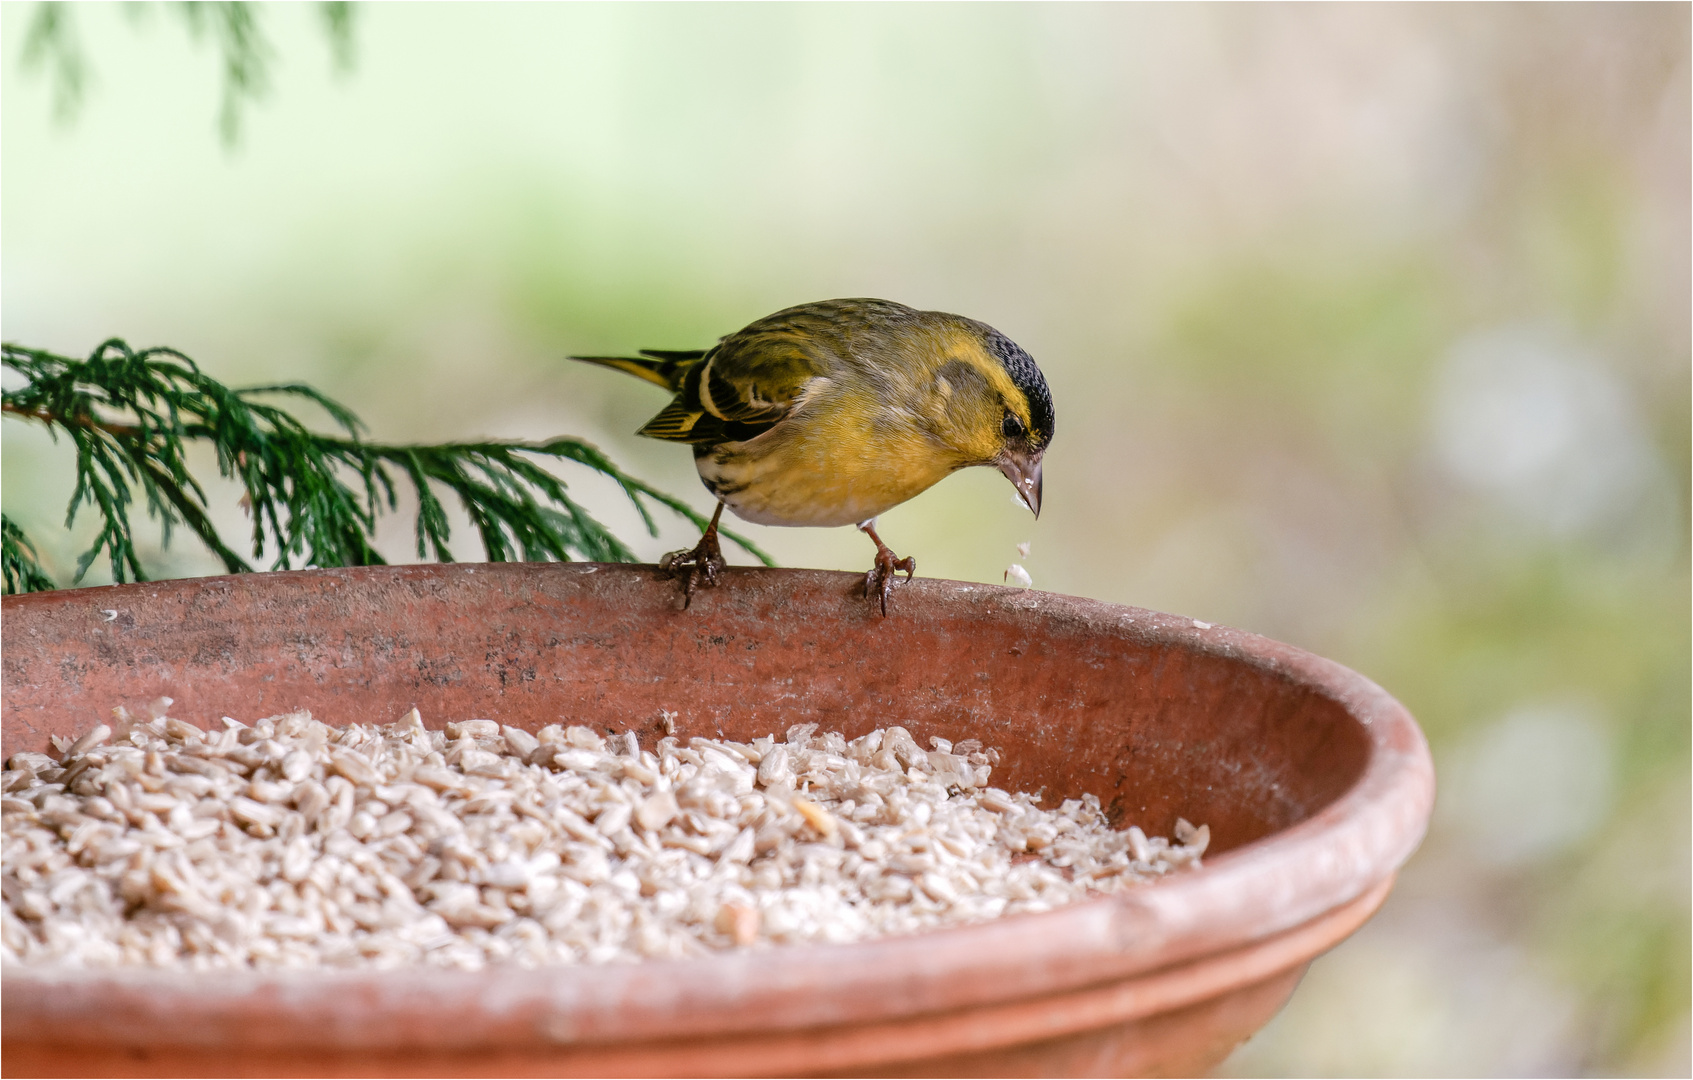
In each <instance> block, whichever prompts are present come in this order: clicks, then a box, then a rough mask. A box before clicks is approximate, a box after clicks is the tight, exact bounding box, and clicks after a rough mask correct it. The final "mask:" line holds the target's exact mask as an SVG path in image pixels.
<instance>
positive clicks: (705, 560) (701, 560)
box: [658, 531, 728, 610]
mask: <svg viewBox="0 0 1693 1080" xmlns="http://www.w3.org/2000/svg"><path fill="white" fill-rule="evenodd" d="M726 565H728V564H727V563H725V562H724V560H723V549H722V548H721V547H719V546H718V543H717V533H716V532H715V531H712V532H707V533H706V534H705V535H704V536H702V537H700V542H699V543H698V544H696V545H695V546H694V547H693V548H692V549H691V550H685V551H672V552H671V553H670V554H668V555H666V556H665V557H664V558H662V559H660V560H659V561H658V568H659V570H660V571H662V572H663V573H665V574H667V575H669V576H670V577H673V578H675V577H679V578H681V579H682V607H683V609H684V610H686V608H687V607H688V605H689V604H690V603H692V602H693V599H694V590H695V589H696V588H699V587H701V586H704V587H705V588H708V589H710V588H713V587H715V586H716V585H717V575H718V573H719V572H720V571H721V570H722V569H723V567H724V566H726Z"/></svg>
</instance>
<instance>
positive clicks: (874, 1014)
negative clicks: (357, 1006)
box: [0, 563, 1434, 1046]
mask: <svg viewBox="0 0 1693 1080" xmlns="http://www.w3.org/2000/svg"><path fill="white" fill-rule="evenodd" d="M655 569H656V568H654V567H651V566H639V565H631V564H620V563H599V564H595V563H568V564H559V563H528V564H525V563H499V564H487V563H483V564H446V565H437V564H423V565H412V566H374V567H356V568H348V569H336V570H303V571H282V572H275V573H267V574H259V575H242V576H240V577H239V578H236V577H212V578H184V579H175V580H169V581H160V582H146V583H141V584H133V585H120V586H98V587H94V588H87V589H68V590H59V591H57V592H49V593H34V594H25V595H20V596H8V597H6V598H5V600H4V609H5V613H6V614H7V615H8V616H12V615H13V614H14V611H16V614H17V615H22V614H23V612H24V610H27V609H29V608H34V607H36V606H38V605H41V606H47V605H56V604H67V605H68V604H77V603H88V602H90V600H91V598H92V597H94V596H96V595H98V596H99V597H101V598H102V599H101V600H100V601H98V603H100V606H103V607H108V606H111V605H110V604H109V603H108V602H107V601H106V600H105V599H104V598H106V597H111V596H113V595H116V594H117V593H118V592H119V591H120V590H121V591H129V592H134V593H143V592H145V593H151V594H155V595H156V594H157V593H158V592H160V591H166V592H191V591H193V590H196V589H203V588H206V587H208V586H213V587H217V586H219V584H220V583H225V582H233V581H236V580H239V581H240V583H241V585H242V587H243V588H254V587H257V588H265V587H266V586H267V584H270V583H272V582H275V583H277V584H281V583H283V582H285V581H286V580H288V579H295V580H298V579H300V578H301V577H302V576H309V577H334V578H340V579H343V580H345V581H346V582H348V583H364V584H368V585H371V586H376V587H380V586H381V584H382V583H383V582H384V581H386V580H389V579H392V580H394V581H399V580H404V579H406V578H414V577H416V576H418V575H420V574H422V575H425V576H442V577H450V576H459V575H462V576H465V577H471V576H478V575H479V576H481V577H482V579H483V580H492V579H494V578H497V577H500V576H503V575H511V574H520V575H521V574H533V573H547V574H592V573H601V572H606V571H610V572H612V573H620V574H644V575H646V576H648V577H654V576H655ZM743 575H782V576H784V577H787V578H789V579H791V580H793V581H795V582H796V583H802V584H803V583H806V579H810V581H811V582H812V583H820V584H822V585H824V586H826V587H828V588H831V589H837V590H839V587H840V586H844V585H846V584H848V583H850V582H853V581H862V575H857V574H849V573H845V572H839V571H817V570H797V569H763V568H732V569H731V570H730V571H729V572H728V573H727V574H726V575H725V579H724V582H723V584H722V585H721V586H720V588H725V589H732V588H734V585H735V579H736V578H739V577H742V576H743ZM667 584H668V583H667ZM672 587H673V586H672ZM966 594H972V596H973V599H975V600H977V601H985V602H986V604H987V613H985V614H984V615H983V617H991V613H995V612H997V613H1001V614H1003V615H1005V616H1015V615H1016V613H1019V612H1020V613H1022V614H1021V617H1022V618H1026V619H1029V620H1031V621H1037V620H1039V621H1045V620H1050V619H1058V620H1061V621H1080V622H1082V623H1084V624H1085V625H1086V626H1087V627H1088V628H1089V629H1090V630H1091V631H1092V632H1094V633H1113V634H1115V635H1117V636H1119V637H1121V638H1123V639H1126V640H1132V641H1134V642H1136V643H1140V644H1154V645H1156V644H1163V645H1169V646H1173V647H1176V648H1182V649H1188V650H1191V651H1195V652H1199V653H1203V654H1206V655H1210V656H1214V657H1217V658H1219V659H1221V660H1223V661H1226V662H1229V663H1243V664H1247V665H1249V666H1252V667H1254V668H1258V669H1260V670H1263V671H1267V672H1270V673H1273V674H1275V675H1276V676H1278V677H1280V678H1283V679H1286V680H1287V681H1289V682H1291V683H1294V684H1296V685H1298V686H1301V687H1303V688H1306V689H1308V690H1310V691H1313V692H1315V693H1316V694H1318V695H1320V696H1322V697H1325V698H1328V699H1330V700H1332V701H1334V702H1336V703H1337V704H1339V705H1340V706H1341V707H1342V708H1343V709H1344V711H1345V712H1346V713H1347V714H1348V715H1349V716H1350V717H1351V718H1352V719H1353V720H1354V721H1356V722H1357V723H1359V724H1360V725H1361V726H1362V728H1363V731H1364V733H1365V735H1366V737H1367V740H1368V747H1369V754H1368V759H1367V761H1366V763H1365V766H1364V769H1363V772H1362V774H1361V775H1360V776H1359V777H1358V779H1357V780H1356V781H1355V782H1354V783H1353V784H1352V785H1351V786H1350V787H1349V788H1348V789H1347V790H1346V791H1344V792H1343V793H1342V794H1341V795H1340V796H1339V797H1338V798H1336V799H1335V800H1334V801H1333V802H1331V803H1330V804H1328V805H1327V806H1325V807H1324V808H1323V809H1321V810H1319V811H1318V812H1317V813H1315V814H1314V815H1312V816H1311V817H1309V818H1307V819H1306V820H1304V821H1302V822H1299V823H1297V824H1295V825H1293V826H1290V827H1289V828H1286V829H1283V830H1281V831H1279V832H1277V833H1274V834H1272V835H1270V836H1267V837H1264V838H1262V839H1259V840H1257V841H1254V842H1251V843H1248V844H1245V845H1243V846H1241V847H1239V848H1236V849H1234V850H1232V851H1228V852H1225V853H1223V854H1222V855H1219V856H1216V857H1213V858H1210V859H1207V860H1206V861H1205V863H1204V865H1203V866H1202V867H1201V868H1200V869H1198V870H1195V871H1187V872H1183V873H1179V874H1176V875H1173V876H1172V877H1170V878H1168V879H1165V880H1163V881H1160V882H1157V883H1154V884H1151V885H1147V886H1144V887H1139V888H1135V889H1131V890H1128V891H1126V892H1124V893H1120V894H1116V895H1112V896H1104V897H1100V898H1097V899H1093V900H1088V901H1083V902H1080V903H1076V904H1072V905H1069V906H1066V907H1063V908H1058V909H1055V910H1053V911H1048V912H1041V913H1036V914H1023V915H1015V916H1008V917H1004V918H1000V919H996V920H993V921H991V922H987V923H980V924H975V925H970V926H963V927H954V928H948V929H942V930H932V931H926V932H922V933H918V934H913V935H906V936H897V937H889V938H880V939H871V940H868V941H861V942H855V943H849V944H838V945H836V944H816V945H786V946H773V947H770V948H764V949H756V950H747V951H739V952H728V953H721V954H716V955H712V956H708V957H701V958H695V959H686V960H649V961H642V962H639V963H628V964H609V965H600V966H590V965H581V966H570V967H557V968H534V969H524V968H489V969H484V970H482V971H474V972H465V971H454V970H445V969H433V968H431V969H427V971H428V975H427V977H426V978H419V977H418V976H419V972H418V970H417V969H414V968H402V969H388V970H348V969H322V970H313V971H219V972H183V971H174V970H173V971H161V970H151V969H132V970H120V969H74V968H46V967H41V968H33V967H32V968H25V967H21V966H18V965H8V970H7V971H6V972H5V978H4V981H3V984H0V994H3V1005H4V1031H5V1034H6V1037H7V1038H14V1037H23V1038H26V1039H27V1038H37V1037H41V1036H45V1035H48V1034H49V1032H50V1031H55V1030H56V1031H59V1032H61V1033H62V1032H63V1030H64V1029H63V1027H62V1024H63V1023H64V1022H65V1021H66V1020H67V1019H68V1018H69V1016H70V1015H71V1014H72V1013H73V1012H74V1013H75V1014H76V1015H77V1017H78V1019H79V1023H81V1024H82V1025H83V1026H84V1028H85V1032H86V1035H87V1037H89V1038H124V1039H128V1040H130V1041H132V1042H133V1041H137V1040H139V1041H140V1042H141V1043H143V1044H145V1043H150V1042H155V1041H160V1040H167V1041H180V1040H181V1037H182V1036H183V1034H184V1030H185V1025H184V1024H183V1023H182V1018H183V1016H184V1013H183V1010H192V1012H193V1013H194V1014H197V1015H196V1023H195V1024H190V1025H187V1027H193V1026H196V1025H199V1024H203V1030H204V1034H205V1038H207V1039H214V1038H216V1037H217V1035H216V1033H217V1031H218V1030H219V1029H220V1027H221V1025H220V1024H219V1022H218V1018H217V1013H218V1012H219V1009H220V1004H221V1003H225V1002H228V1003H231V1004H230V1006H229V1008H230V1009H231V1010H234V1009H236V1008H237V1005H236V1004H235V1003H237V1002H239V1000H240V999H242V998H247V997H250V996H251V995H254V994H259V995H262V996H264V997H265V998H267V999H269V1000H270V1001H271V1002H272V1003H273V1004H274V1006H275V1009H276V1013H277V1019H278V1021H279V1022H278V1024H277V1025H276V1026H275V1028H274V1030H272V1031H268V1032H257V1033H250V1034H253V1035H254V1036H255V1037H257V1038H258V1039H259V1040H260V1041H265V1042H268V1041H270V1040H271V1039H272V1038H274V1039H276V1040H277V1041H278V1044H279V1045H282V1044H285V1043H290V1042H295V1041H297V1040H298V1039H299V1038H300V1037H301V1036H302V1035H303V1034H308V1033H309V1035H310V1036H311V1037H312V1038H313V1041H318V1042H322V1041H326V1040H327V1041H330V1042H334V1043H336V1044H338V1045H368V1046H375V1045H382V1044H384V1043H385V1042H388V1041H392V1036H391V1035H386V1034H385V1033H384V1032H383V1031H381V1030H380V1027H381V1025H374V1026H373V1025H372V1024H371V1023H370V1014H369V1013H368V1012H362V1011H361V1019H360V1020H359V1021H358V1022H357V1024H353V1023H351V1022H350V1019H349V1020H341V1021H338V1020H337V1019H336V1016H335V1012H336V1010H335V1009H334V1007H333V1006H332V1005H329V1004H326V1002H333V1001H339V1000H341V999H343V997H344V996H345V995H348V994H352V995H355V996H358V997H361V998H364V999H366V1000H369V1001H372V1002H380V1003H381V1007H382V1008H383V1009H385V1010H388V1011H390V1012H393V1013H397V1014H406V1015H412V1016H416V1017H417V1018H418V1019H419V1020H423V1019H425V1018H426V1017H431V1016H432V1017H441V1016H443V1015H444V1014H446V1013H449V1012H450V1013H452V1014H453V1015H455V1016H457V1017H458V1018H459V1020H460V1022H457V1023H453V1024H440V1025H436V1026H433V1027H428V1028H427V1030H426V1031H425V1033H424V1037H425V1038H427V1039H428V1040H429V1041H430V1042H431V1043H434V1044H437V1045H441V1046H450V1045H467V1044H469V1043H471V1042H475V1043H486V1042H488V1041H490V1040H491V1039H497V1038H499V1037H501V1032H502V1031H506V1032H507V1033H508V1034H509V1035H511V1036H513V1037H519V1038H525V1039H533V1038H534V1037H535V1032H536V1030H537V1029H536V1025H537V1023H540V1024H542V1026H544V1027H547V1032H548V1035H547V1037H548V1038H549V1039H551V1040H553V1041H564V1042H576V1041H609V1040H621V1039H629V1038H652V1037H657V1036H665V1037H681V1036H687V1035H697V1034H724V1033H725V1032H733V1031H736V1030H745V1031H753V1030H770V1029H772V1028H778V1027H780V1028H795V1027H808V1026H816V1025H819V1024H831V1025H832V1024H840V1023H856V1022H865V1021H871V1020H876V1019H881V1018H886V1017H894V1016H900V1015H910V1014H912V1013H913V1012H926V1011H934V1010H938V1009H945V1008H960V1007H969V1006H980V1005H986V1004H992V1003H995V1002H1005V1001H1011V1000H1016V999H1021V998H1028V997H1033V996H1037V995H1041V994H1048V993H1053V992H1058V991H1063V990H1069V989H1073V988H1076V987H1081V986H1086V985H1091V984H1097V983H1103V982H1108V981H1116V980H1122V979H1128V978H1133V977H1135V976H1140V975H1144V974H1147V973H1151V972H1155V971H1159V970H1161V969H1168V968H1171V967H1173V966H1175V965H1179V964H1182V963H1184V962H1188V961H1193V960H1196V959H1199V958H1201V957H1206V956H1215V955H1218V954H1221V953H1225V952H1228V951H1231V950H1234V949H1238V948H1242V947H1245V946H1249V945H1251V944H1252V943H1254V942H1259V941H1262V940H1265V939H1268V938H1271V937H1274V936H1275V935H1278V934H1282V933H1285V932H1287V931H1289V930H1291V929H1293V928H1295V927H1298V926H1300V925H1301V924H1304V923H1307V922H1309V921H1311V920H1313V919H1317V918H1319V917H1321V916H1323V915H1324V914H1325V913H1326V912H1330V911H1332V910H1334V909H1336V908H1339V907H1341V906H1344V905H1346V904H1348V903H1350V902H1352V901H1354V900H1356V899H1358V898H1359V897H1360V896H1362V895H1364V894H1365V893H1367V892H1369V891H1370V890H1371V889H1372V888H1375V887H1377V886H1378V885H1380V884H1381V883H1382V882H1384V881H1387V880H1388V879H1390V878H1391V877H1392V876H1393V875H1394V874H1395V872H1396V871H1397V870H1398V868H1399V867H1400V866H1401V865H1403V863H1404V862H1405V860H1406V859H1408V858H1409V857H1410V855H1411V853H1412V852H1413V851H1414V850H1415V849H1416V847H1417V845H1418V844H1419V843H1420V842H1421V839H1422V837H1423V834H1424V832H1425V830H1426V828H1427V824H1428V819H1429V814H1430V811H1431V809H1432V806H1433V798H1434V769H1433V763H1432V760H1431V758H1430V756H1429V751H1428V745H1427V742H1426V740H1425V739H1424V737H1423V734H1422V732H1421V730H1420V729H1419V728H1418V726H1417V724H1416V722H1415V720H1413V719H1412V717H1411V715H1410V714H1409V713H1408V712H1407V711H1406V710H1405V708H1404V707H1403V706H1402V705H1400V704H1399V703H1398V702H1397V701H1395V700H1394V699H1393V698H1392V697H1391V696H1389V695H1388V694H1387V692H1386V691H1384V690H1383V689H1382V688H1381V687H1379V686H1377V685H1376V684H1375V683H1373V682H1371V681H1370V680H1369V679H1367V678H1365V677H1364V676H1362V675H1360V674H1358V673H1357V672H1354V671H1351V670H1350V669H1348V668H1345V667H1343V666H1341V665H1340V664H1338V663H1335V662H1333V661H1331V660H1326V659H1323V658H1321V657H1319V656H1316V655H1314V654H1311V653H1309V652H1306V651H1304V650H1302V649H1299V648H1296V647H1294V646H1292V645H1287V644H1285V643H1282V642H1278V641H1274V640H1272V639H1269V638H1266V637H1262V636H1259V635H1257V634H1252V633H1248V632H1246V631H1243V630H1236V629H1233V628H1230V627H1226V626H1221V625H1214V626H1202V625H1199V624H1197V623H1196V621H1195V620H1193V619H1191V618H1187V617H1182V616H1176V615H1169V614H1164V613H1161V612H1156V611H1150V610H1147V609H1144V608H1136V607H1129V606H1125V605H1119V604H1111V603H1107V602H1104V601H1099V600H1092V599H1087V598H1083V597H1075V596H1066V595H1062V594H1058V593H1047V592H1038V591H1035V590H1023V589H1014V588H1004V587H1001V586H995V585H985V584H979V583H973V582H958V581H948V580H941V579H920V580H918V581H916V582H913V583H912V584H911V585H909V586H902V587H901V589H900V590H898V592H897V593H896V598H906V597H913V598H914V597H927V598H930V599H932V600H938V601H940V602H946V601H947V600H948V599H949V598H950V599H954V600H956V599H962V598H963V596H964V595H966ZM861 602H862V601H861ZM905 606H906V607H907V608H909V606H910V605H909V604H907V605H905ZM976 610H977V611H981V610H982V608H980V607H977V608H976ZM894 617H895V618H898V617H901V612H900V610H898V609H896V610H895V613H894ZM907 617H911V616H907ZM7 621H10V619H8V620H7ZM7 636H9V634H8V635H7ZM820 977H825V978H826V980H827V984H828V985H830V986H832V987H833V988H835V989H836V990H837V991H839V992H838V993H832V994H817V993H816V987H817V985H818V980H819V978H820ZM855 990H856V991H859V992H857V993H854V992H852V991H855ZM630 992H638V993H644V994H646V995H647V997H648V999H649V1000H651V1001H652V1003H653V1007H652V1008H650V1009H645V1010H642V1015H639V1016H634V1015H629V1014H628V1013H627V1012H625V1013H622V1014H618V1013H614V1012H610V1011H608V1010H605V1009H602V1008H599V1007H598V1005H597V1003H600V1002H606V1003H610V1002H617V1001H625V1002H626V1001H627V1000H629V997H628V995H629V993H630ZM90 993H95V994H97V995H98V996H101V997H109V998H110V999H111V1000H112V1001H114V1002H116V1001H119V1000H121V1001H123V1002H124V1003H126V1005H128V1006H134V1007H136V1008H139V1009H140V1010H141V1012H143V1013H146V1014H148V1015H151V1016H154V1017H156V1018H158V1019H159V1020H163V1019H164V1018H166V1017H169V1016H175V1017H177V1018H178V1019H177V1022H176V1023H174V1024H164V1025H162V1026H160V1027H153V1026H150V1025H149V1024H146V1023H141V1022H140V1017H139V1016H137V1015H132V1014H128V1013H124V1014H123V1015H119V1014H120V1013H123V1010H113V1012H112V1015H111V1016H110V1018H109V1020H106V1021H103V1019H102V1018H101V1017H100V1016H92V1017H91V1016H89V1015H88V1012H87V1005H88V1003H89V1002H88V996H87V995H88V994H90ZM848 998H851V999H853V1000H854V1002H855V1004H854V1006H853V1007H852V1008H850V1009H844V1008H843V1007H842V1006H841V1004H840V1003H841V1001H843V1000H846V999H848ZM467 1008H470V1009H473V1010H474V1012H475V1013H477V1014H478V1016H477V1020H476V1022H474V1023H471V1022H464V1021H466V1020H467V1019H468V1017H467V1014H466V1009H467ZM126 1017H127V1018H126ZM228 1019H229V1020H232V1021H233V1020H234V1019H235V1015H234V1013H233V1012H232V1013H231V1015H230V1016H229V1017H228ZM660 1021H662V1023H663V1027H662V1030H659V1029H658V1028H656V1027H655V1025H656V1024H657V1023H659V1022H660ZM90 1023H92V1027H91V1028H90V1027H88V1026H87V1025H89V1024H90ZM549 1024H550V1027H549V1026H547V1025H549ZM167 1027H168V1028H169V1029H170V1030H169V1031H168V1032H167V1031H165V1030H164V1028H167ZM105 1028H110V1030H103V1029H105ZM416 1036H417V1032H416V1031H415V1030H414V1031H413V1032H412V1036H411V1037H412V1038H413V1039H414V1040H415V1038H416Z"/></svg>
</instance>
